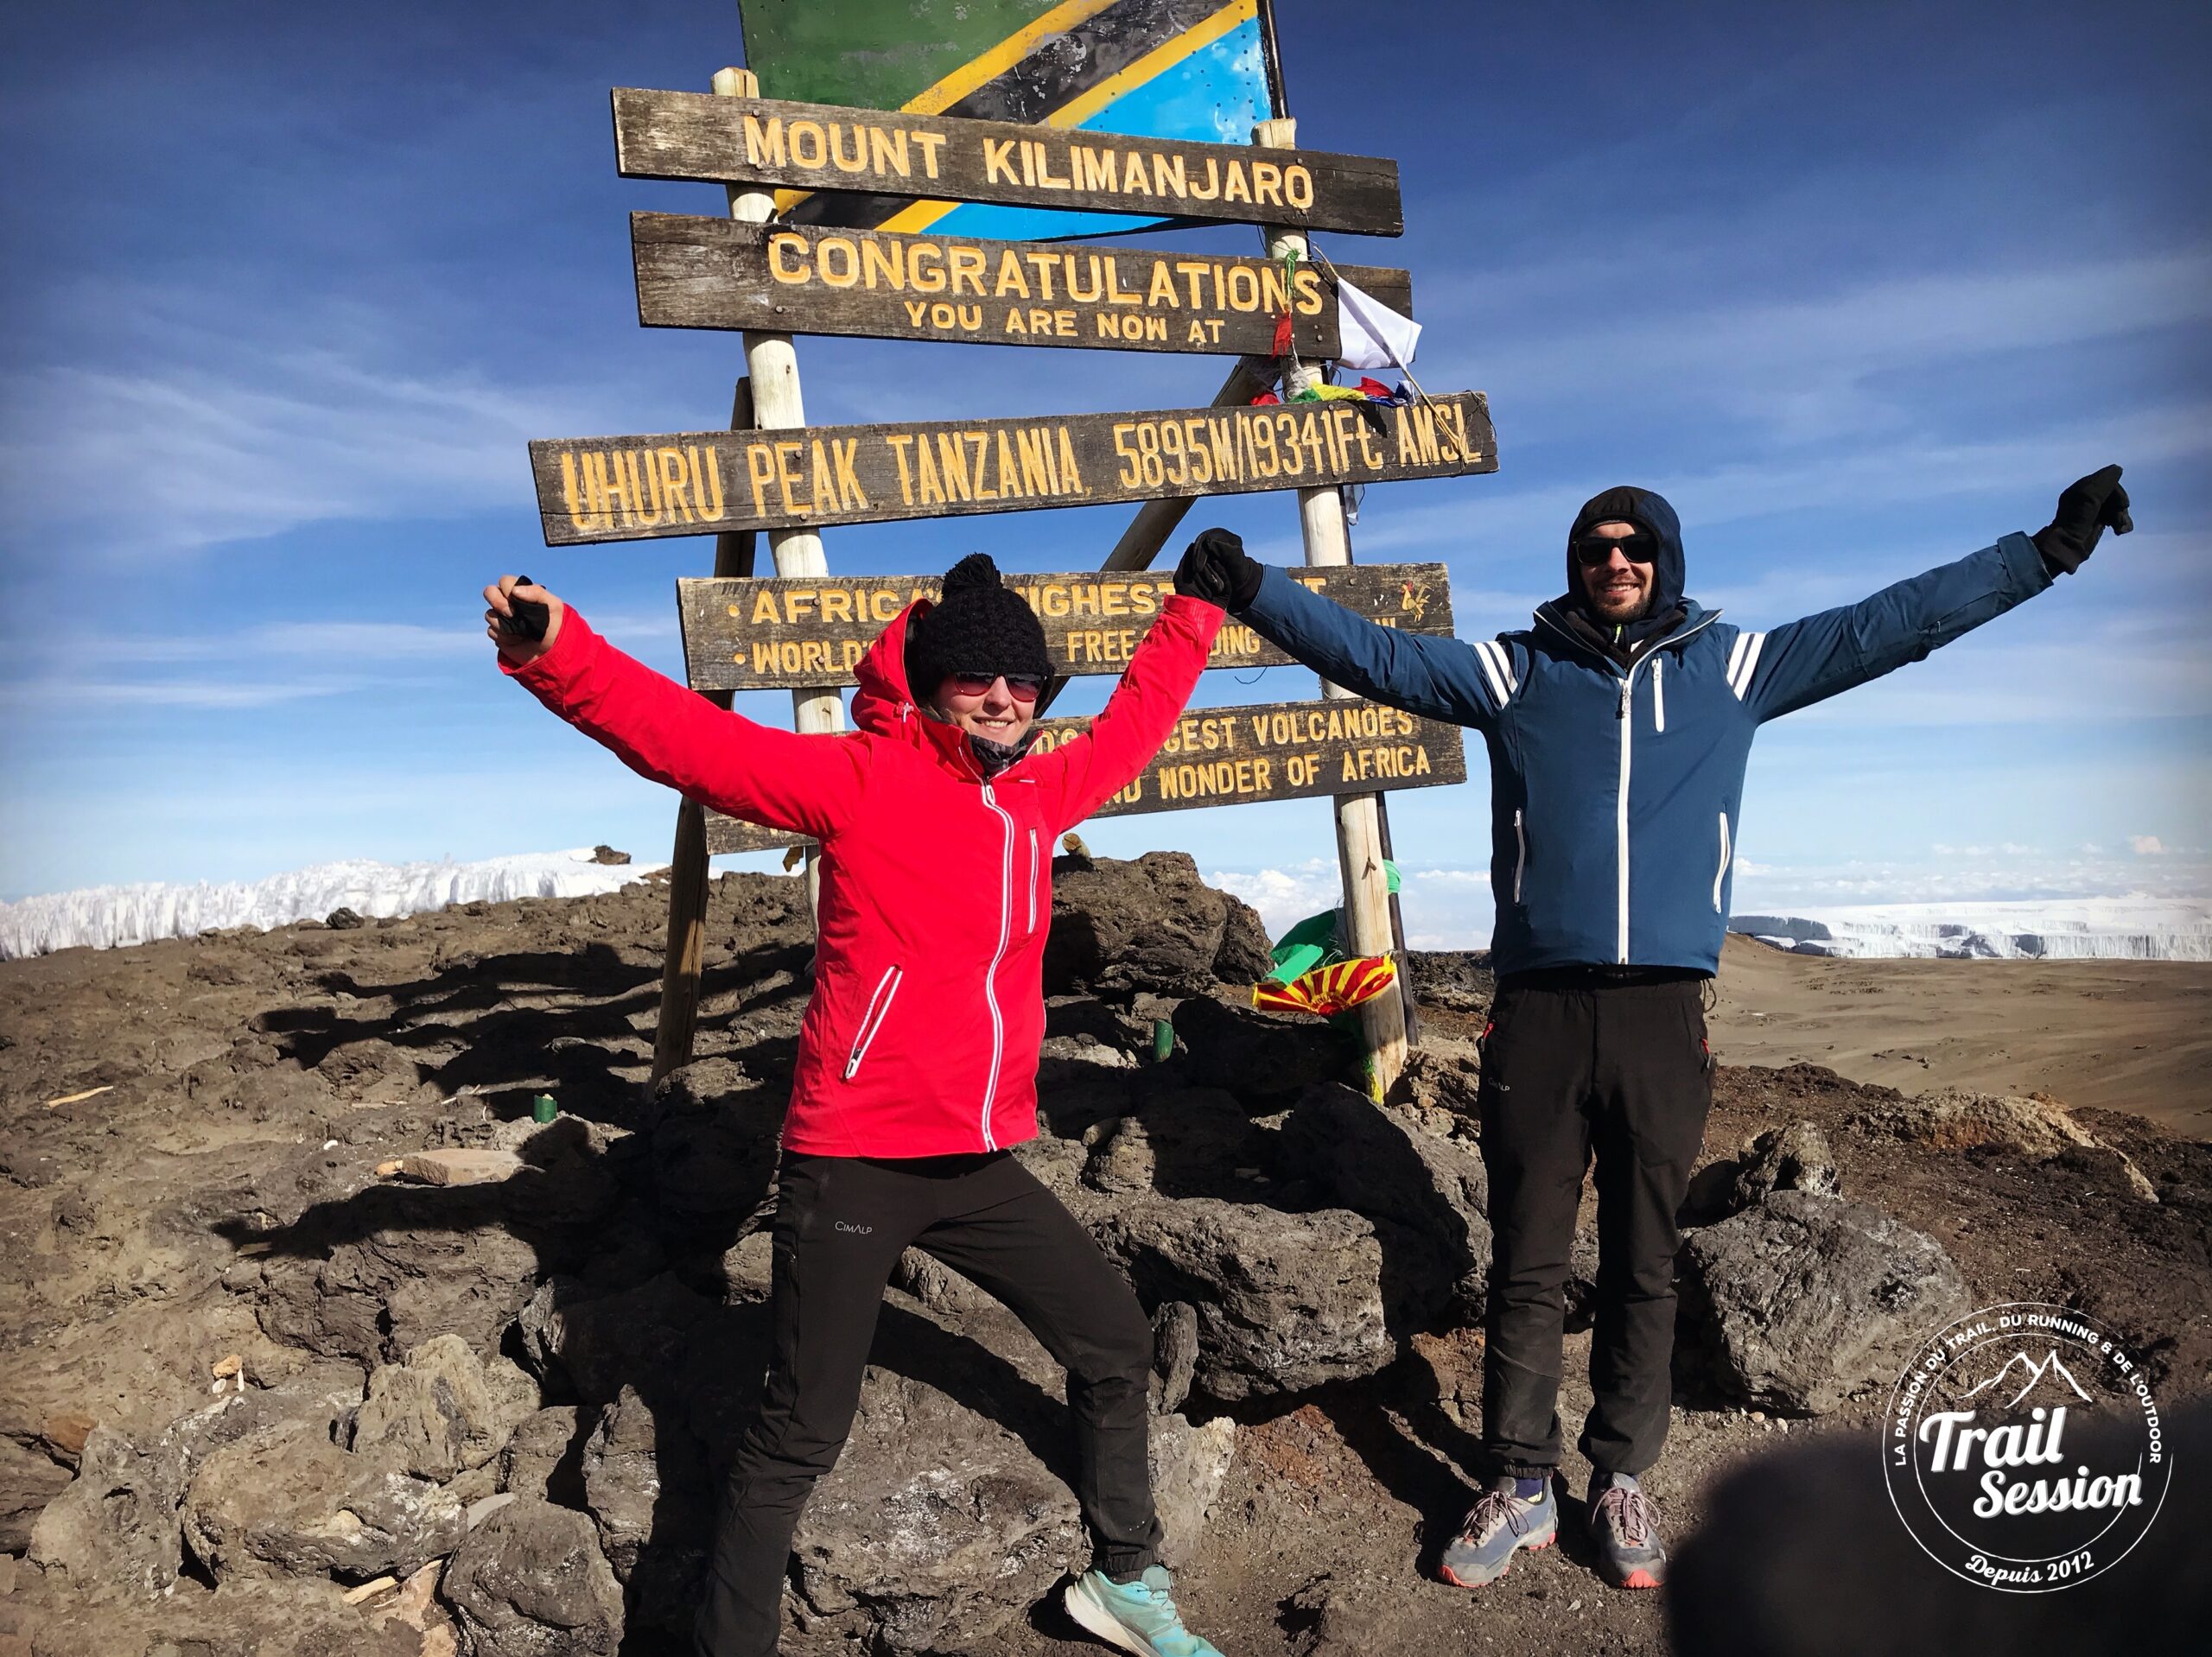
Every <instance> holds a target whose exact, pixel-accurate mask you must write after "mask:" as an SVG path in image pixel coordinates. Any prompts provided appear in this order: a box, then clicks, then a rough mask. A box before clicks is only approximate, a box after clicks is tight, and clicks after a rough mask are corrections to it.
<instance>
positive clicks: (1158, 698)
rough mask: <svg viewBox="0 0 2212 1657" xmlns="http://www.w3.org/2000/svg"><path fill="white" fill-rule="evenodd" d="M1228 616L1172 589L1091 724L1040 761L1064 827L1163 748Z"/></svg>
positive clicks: (1115, 791)
mask: <svg viewBox="0 0 2212 1657" xmlns="http://www.w3.org/2000/svg"><path fill="white" fill-rule="evenodd" d="M1223 620H1224V617H1223V615H1222V613H1221V606H1218V605H1215V604H1208V603H1206V602H1205V600H1202V599H1195V598H1190V597H1186V596H1185V595H1184V594H1180V593H1177V594H1172V595H1171V596H1170V597H1169V598H1168V600H1167V601H1166V603H1164V604H1163V605H1161V606H1160V615H1159V617H1158V619H1155V620H1154V622H1153V624H1152V625H1151V626H1150V627H1148V628H1147V629H1146V630H1145V635H1144V638H1143V639H1142V640H1141V641H1140V643H1139V644H1138V645H1137V647H1136V649H1135V651H1132V652H1131V653H1130V656H1129V665H1128V667H1127V668H1126V669H1124V670H1122V682H1120V683H1119V684H1117V685H1116V686H1115V687H1114V694H1113V695H1111V696H1109V697H1108V698H1107V701H1106V706H1105V708H1104V709H1103V711H1102V712H1101V713H1100V714H1099V715H1098V717H1097V718H1096V719H1095V720H1093V721H1091V722H1090V729H1089V730H1088V731H1086V732H1084V733H1083V734H1082V735H1081V736H1078V737H1076V738H1074V739H1072V740H1070V741H1067V742H1063V743H1062V744H1061V745H1060V746H1058V747H1057V748H1055V749H1053V750H1052V752H1050V753H1049V754H1046V755H1044V756H1042V757H1041V758H1040V759H1038V760H1037V761H1036V762H1035V765H1036V771H1035V775H1036V777H1037V780H1038V782H1039V784H1042V785H1043V786H1044V787H1046V788H1047V789H1053V790H1058V803H1057V805H1056V806H1055V808H1054V810H1053V818H1054V821H1055V822H1057V823H1058V827H1059V828H1060V829H1065V828H1073V827H1075V825H1076V824H1077V823H1078V822H1082V821H1083V820H1084V818H1085V817H1087V816H1090V814H1091V813H1092V812H1093V811H1096V809H1098V808H1099V807H1100V806H1102V805H1103V804H1104V803H1106V802H1107V801H1108V800H1109V799H1111V798H1112V797H1114V796H1115V795H1116V794H1118V793H1119V792H1121V790H1122V789H1123V788H1125V787H1127V786H1128V781H1129V779H1130V778H1133V777H1135V776H1136V775H1137V774H1138V773H1139V772H1141V771H1143V770H1144V768H1145V766H1146V765H1147V764H1148V763H1149V762H1150V760H1151V759H1152V756H1153V755H1154V754H1155V753H1157V752H1160V744H1161V743H1163V742H1165V741H1166V740H1167V733H1168V732H1170V731H1171V730H1173V729H1174V727H1175V721H1176V720H1177V719H1178V718H1179V717H1180V716H1181V714H1182V712H1183V708H1184V705H1185V703H1187V702H1189V701H1190V700H1191V692H1192V689H1195V688H1196V687H1197V685H1198V675H1199V674H1200V673H1202V672H1204V671H1205V665H1206V657H1207V656H1208V654H1209V653H1210V652H1211V651H1212V649H1213V638H1214V635H1215V634H1216V633H1217V632H1220V631H1221V624H1222V621H1223ZM1054 832H1055V833H1057V832H1058V829H1056V830H1055V831H1054Z"/></svg>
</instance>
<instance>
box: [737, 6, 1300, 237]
mask: <svg viewBox="0 0 2212 1657" xmlns="http://www.w3.org/2000/svg"><path fill="white" fill-rule="evenodd" d="M739 10H740V12H741V16H742V17H743V20H744V26H745V58H746V63H747V67H749V68H751V69H752V70H753V73H755V74H757V75H759V76H760V95H761V96H762V97H764V98H791V99H796V100H799V101H802V102H808V103H816V104H841V105H846V106H847V107H849V108H855V109H876V110H906V111H911V112H912V113H915V114H920V115H955V116H967V117H974V118H976V119H981V120H989V121H1019V122H1022V123H1025V124H1035V125H1043V126H1055V127H1065V128H1069V129H1071V130H1082V131H1090V132H1118V133H1126V134H1129V135H1132V136H1141V137H1154V138H1183V139H1192V140H1197V141H1198V142H1202V143H1239V144H1241V143H1250V142H1251V136H1252V127H1253V125H1254V124H1255V123H1256V122H1259V121H1262V120H1265V119H1266V118H1267V117H1268V115H1269V114H1270V113H1271V111H1270V110H1269V108H1268V90H1267V72H1266V68H1265V65H1264V60H1263V57H1262V49H1261V44H1260V22H1259V10H1258V0H1228V3H1226V4H1224V3H1222V0H1062V3H1060V4H1058V5H1044V4H1039V3H1038V0H744V3H743V4H742V5H741V7H740V9H739ZM776 200H777V206H779V209H781V211H782V212H783V213H784V214H785V216H786V217H787V218H789V219H792V220H795V221H796V222H798V223H800V224H819V225H858V226H863V227H866V228H868V229H874V230H895V231H925V230H926V231H932V232H938V233H939V234H943V235H948V236H988V237H998V238H1007V239H1014V240H1025V241H1052V240H1062V239H1065V238H1071V237H1079V236H1106V235H1116V234H1120V233H1122V232H1126V231H1130V230H1136V229H1141V228H1143V227H1145V226H1147V225H1159V224H1166V223H1173V222H1174V221H1173V219H1171V218H1169V217H1168V216H1166V215H1135V214H1127V213H1054V212H1050V211H1046V210H1044V209H1040V208H1033V207H1001V206H983V205H980V204H974V203H968V204H962V203H957V202H947V201H913V200H898V199H894V198H893V197H889V196H876V195H852V194H827V193H822V192H817V193H814V194H808V193H806V192H804V191H798V190H783V191H779V192H778V193H777V198H776Z"/></svg>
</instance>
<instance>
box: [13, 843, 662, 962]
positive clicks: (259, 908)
mask: <svg viewBox="0 0 2212 1657" xmlns="http://www.w3.org/2000/svg"><path fill="white" fill-rule="evenodd" d="M595 849H596V848H582V849H578V850H571V851H561V852H524V853H521V854H517V855H513V856H508V857H490V858H485V859H483V860H480V861H478V862H474V863H456V862H454V861H453V860H450V859H446V860H441V861H439V862H435V863H378V862H373V861H371V860H366V859H351V860H346V861H344V862H338V863H318V864H316V865H315V867H312V868H305V869H295V870H292V871H291V872H289V873H284V874H275V875H271V876H270V877H269V878H268V879H265V880H254V881H223V882H219V883H216V882H210V881H206V880H199V881H194V882H193V883H191V884H189V885H182V884H177V883H173V882H168V881H144V882H141V883H139V884H137V885H133V886H88V887H86V888H84V889H83V890H81V891H77V892H55V893H54V894H52V895H51V896H48V897H39V898H19V899H17V900H16V902H14V903H0V961H12V960H15V959H17V958H18V957H21V956H23V955H48V954H50V953H52V952H53V951H54V950H56V949H76V948H79V947H80V946H84V945H90V946H91V947H92V948H93V949H114V948H116V947H118V946H119V945H123V944H130V943H151V942H153V941H154V940H155V939H156V938H173V937H189V936H192V935H193V934H194V933H198V932H207V931H212V930H214V929H216V928H218V927H226V926H258V927H262V928H264V929H265V928H268V927H272V926H286V925H289V924H291V923H292V922H294V921H301V920H318V921H319V920H321V919H322V918H323V917H325V916H327V915H328V914H329V913H330V912H331V911H334V910H338V909H350V910H352V911H353V912H354V913H355V914H357V915H361V916H365V917H384V916H388V915H411V914H415V913H416V912H417V911H422V910H426V909H442V908H443V907H445V906H446V905H448V904H465V903H473V902H476V901H478V900H480V899H481V900H487V901H490V902H494V903H498V902H503V901H505V899H507V898H582V897H588V896H591V895H594V894H595V893H599V892H613V891H615V890H616V889H618V888H620V887H622V886H627V885H629V884H630V883H631V882H632V881H633V880H642V879H645V878H646V877H647V876H649V875H651V874H652V873H655V872H657V871H658V870H660V869H664V868H665V867H668V866H667V865H666V864H664V863H650V864H641V863H622V864H607V863H599V862H595V861H594V860H593V858H594V850H595Z"/></svg>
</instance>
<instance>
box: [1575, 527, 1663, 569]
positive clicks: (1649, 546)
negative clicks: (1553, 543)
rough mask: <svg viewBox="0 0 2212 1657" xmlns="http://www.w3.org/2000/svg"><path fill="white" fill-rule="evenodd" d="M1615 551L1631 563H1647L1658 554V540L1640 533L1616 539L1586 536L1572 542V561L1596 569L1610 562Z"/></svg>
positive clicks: (1583, 566) (1586, 567)
mask: <svg viewBox="0 0 2212 1657" xmlns="http://www.w3.org/2000/svg"><path fill="white" fill-rule="evenodd" d="M1616 552H1618V553H1619V554H1620V556H1622V557H1624V558H1625V559H1627V560H1628V561H1629V562H1630V563H1632V564H1648V563H1649V562H1651V561H1652V560H1653V559H1654V558H1656V557H1657V556H1659V542H1658V539H1657V537H1656V536H1649V535H1640V534H1639V535H1630V536H1623V537H1621V539H1619V540H1618V541H1615V540H1611V539H1610V538H1608V537H1607V536H1602V535H1593V536H1586V537H1585V538H1584V539H1582V540H1580V541H1578V542H1576V543H1574V562H1576V563H1578V564H1580V565H1581V566H1582V568H1585V569H1596V568H1599V566H1600V565H1604V564H1609V563H1611V562H1612V561H1613V554H1614V553H1616Z"/></svg>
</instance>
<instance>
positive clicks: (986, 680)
mask: <svg viewBox="0 0 2212 1657" xmlns="http://www.w3.org/2000/svg"><path fill="white" fill-rule="evenodd" d="M945 677H946V678H947V679H949V680H950V681H951V682H952V688H953V689H955V690H957V691H958V692H959V693H960V694H961V695H963V696H982V695H988V693H989V691H990V689H991V686H992V685H993V684H995V683H996V682H998V681H999V680H1000V679H1001V678H1003V679H1004V680H1005V681H1006V694H1007V695H1009V696H1011V697H1013V698H1014V701H1016V702H1035V701H1036V700H1037V698H1038V697H1039V695H1041V694H1042V693H1043V691H1044V689H1045V682H1044V681H1043V680H1042V679H1039V678H1033V677H1032V676H1030V675H1028V674H1027V673H1007V674H998V673H948V674H947V675H945Z"/></svg>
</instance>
